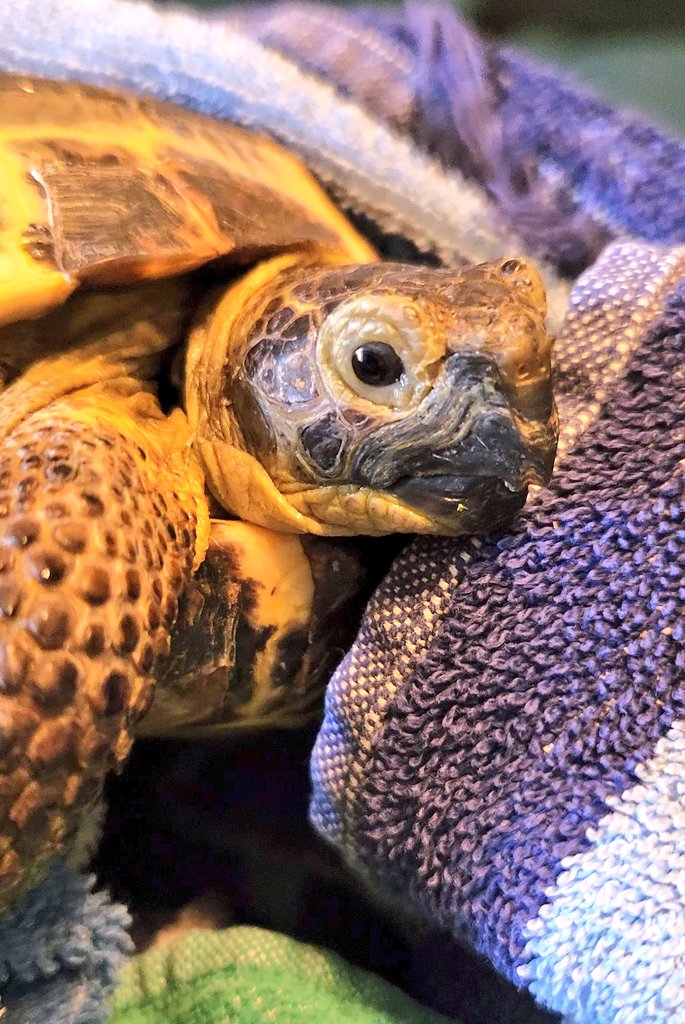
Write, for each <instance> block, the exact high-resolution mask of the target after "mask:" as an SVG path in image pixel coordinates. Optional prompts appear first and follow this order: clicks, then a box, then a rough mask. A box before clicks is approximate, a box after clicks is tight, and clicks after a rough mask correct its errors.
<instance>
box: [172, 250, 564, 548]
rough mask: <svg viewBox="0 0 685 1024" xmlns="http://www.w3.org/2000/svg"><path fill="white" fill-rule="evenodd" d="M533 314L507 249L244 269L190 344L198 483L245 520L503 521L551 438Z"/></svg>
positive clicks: (443, 528)
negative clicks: (480, 258)
mask: <svg viewBox="0 0 685 1024" xmlns="http://www.w3.org/2000/svg"><path fill="white" fill-rule="evenodd" d="M274 262H276V263H277V262H278V261H274ZM255 275H256V277H255ZM267 277H268V284H267V283H266V278H267ZM265 285H266V286H265ZM241 289H242V291H241ZM544 316H545V297H544V291H543V288H542V284H541V282H540V278H539V276H538V274H537V272H536V271H535V270H534V269H533V268H532V267H531V266H530V265H529V264H527V263H525V262H524V261H522V260H518V259H509V260H503V261H499V262H498V263H491V264H483V265H479V266H473V267H469V268H466V269H461V270H458V271H455V270H434V269H429V268H423V267H417V266H409V265H402V264H368V265H359V266H353V267H349V266H341V267H324V268H321V267H319V268H312V267H310V268H309V269H308V270H305V269H303V268H302V266H301V265H300V266H296V265H295V263H294V261H293V259H292V257H290V258H288V257H286V258H285V259H284V258H281V264H280V265H279V267H278V270H277V272H276V273H273V270H272V271H265V270H264V268H258V269H257V270H256V271H253V272H252V274H251V275H248V276H247V277H246V278H245V279H244V280H243V282H242V284H241V285H239V286H238V288H237V289H233V290H232V291H231V292H229V293H228V294H227V295H226V296H224V297H223V299H222V300H221V301H220V302H219V304H218V306H217V307H215V308H214V310H213V313H212V314H211V315H210V316H209V317H208V318H207V319H206V320H205V321H204V324H203V326H202V327H201V339H200V341H198V339H197V338H195V339H194V341H193V343H192V344H191V353H192V351H193V350H195V353H196V361H197V352H198V349H199V348H202V349H203V350H204V356H203V357H202V358H203V359H204V363H205V368H204V372H203V374H202V376H203V378H204V380H205V392H204V399H203V401H204V409H203V410H202V411H200V412H198V406H197V386H196V383H194V381H195V382H196V381H197V372H196V371H194V370H193V366H192V359H191V365H190V367H189V374H188V381H189V387H190V392H192V394H191V395H189V398H190V401H189V411H190V412H191V421H192V420H193V419H194V420H195V421H196V423H197V422H198V419H199V420H200V421H202V424H201V428H200V430H199V431H198V434H199V445H200V453H201V457H202V458H203V461H204V462H205V468H206V470H207V474H208V480H209V484H210V487H211V489H212V490H214V491H215V493H216V494H217V496H218V497H219V499H220V500H221V501H222V503H223V504H224V505H226V506H227V507H229V508H231V509H232V510H233V511H235V512H236V513H237V514H239V515H241V516H243V517H244V518H248V519H252V520H256V521H257V522H261V523H263V524H265V525H270V526H280V527H281V528H290V529H302V530H311V531H312V532H318V533H369V534H380V533H390V532H412V533H439V534H461V533H480V532H485V531H489V530H492V529H494V528H497V527H498V526H501V525H503V524H504V523H506V522H507V521H508V520H509V519H510V518H511V517H512V516H513V515H514V514H515V513H516V512H517V511H518V510H519V509H520V508H521V506H522V505H523V504H524V502H525V499H526V495H527V491H528V487H529V485H530V484H541V483H546V482H547V480H548V479H549V476H550V474H551V471H552V465H553V461H554V455H555V451H556V441H557V417H556V410H555V406H554V401H553V396H552V387H551V379H550V350H551V341H550V339H549V336H548V335H547V333H546V330H545V326H544ZM222 339H223V340H222ZM227 339H229V340H228V341H227ZM219 351H222V352H223V355H222V356H221V358H217V359H215V361H214V365H213V367H212V368H210V367H209V366H208V365H207V364H208V362H211V360H210V359H209V357H208V356H207V353H208V352H214V353H217V352H219ZM210 377H211V379H209V378H210ZM191 406H194V407H195V415H193V410H192V408H191ZM255 460H258V463H259V469H258V470H255ZM257 479H259V483H257V482H256V481H257Z"/></svg>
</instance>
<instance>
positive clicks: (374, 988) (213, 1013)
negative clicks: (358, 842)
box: [111, 926, 446, 1024]
mask: <svg viewBox="0 0 685 1024" xmlns="http://www.w3.org/2000/svg"><path fill="white" fill-rule="evenodd" d="M308 1021H311V1022H312V1024H314V1022H316V1024H341V1022H343V1021H344V1022H345V1024H446V1018H445V1017H442V1016H440V1015H439V1014H436V1013H432V1012H431V1011H429V1010H426V1009H425V1008H424V1007H422V1006H419V1004H418V1003H416V1002H414V1000H413V999H410V998H409V997H408V996H406V995H404V993H403V992H400V991H399V989H397V988H394V987H393V986H392V985H389V984H387V983H386V982H384V981H382V980H381V979H380V978H376V977H374V975H372V974H369V973H368V972H367V971H362V970H360V969H359V968H357V967H352V966H351V965H350V964H348V963H346V962H345V961H344V960H342V959H341V958H340V957H339V956H337V955H336V954H335V953H331V952H329V951H328V950H325V949H320V948H318V947H316V946H308V945H305V944H303V943H301V942H296V941H295V940H294V939H290V938H288V937H286V936H285V935H277V934H275V933H274V932H269V931H265V930H263V929H261V928H251V927H245V926H240V927H234V928H228V929H226V930H225V931H209V930H198V931H192V932H188V933H186V934H185V935H183V936H182V937H181V938H180V939H177V940H176V941H175V942H174V943H172V944H171V945H169V946H163V947H161V948H160V949H152V950H149V951H148V952H147V953H143V954H141V955H140V956H137V957H135V958H134V959H133V960H132V961H130V963H128V964H127V965H126V967H125V968H124V970H123V972H122V976H121V981H120V984H119V987H118V989H117V991H116V993H115V996H114V1000H113V1017H112V1022H111V1024H291V1022H292V1024H300V1022H304V1024H306V1022H308Z"/></svg>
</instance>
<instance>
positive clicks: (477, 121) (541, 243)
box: [0, 0, 685, 1024]
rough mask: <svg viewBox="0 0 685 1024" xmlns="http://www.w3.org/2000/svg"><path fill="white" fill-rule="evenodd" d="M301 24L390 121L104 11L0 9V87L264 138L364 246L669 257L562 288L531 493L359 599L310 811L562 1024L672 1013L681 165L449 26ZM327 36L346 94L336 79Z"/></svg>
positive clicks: (580, 259) (187, 32)
mask: <svg viewBox="0 0 685 1024" xmlns="http://www.w3.org/2000/svg"><path fill="white" fill-rule="evenodd" d="M307 13H308V12H307ZM291 17H294V12H292V11H291ZM316 17H317V19H319V29H318V31H319V39H320V38H321V37H322V34H323V35H325V33H326V25H327V24H329V25H330V26H331V27H330V30H329V33H328V38H329V44H330V45H329V49H328V50H327V51H325V52H326V54H327V55H328V56H327V57H326V61H325V62H324V63H323V64H322V65H321V66H320V67H319V68H318V70H321V71H323V72H325V73H327V74H330V75H331V77H332V78H333V80H334V81H337V82H338V85H339V87H340V88H341V89H344V90H345V91H346V92H347V93H353V94H354V93H355V92H357V90H358V91H359V96H360V100H361V101H362V102H363V103H364V104H366V105H367V107H368V108H370V109H371V114H373V115H375V116H376V117H387V118H388V119H389V120H391V121H392V124H393V128H392V129H390V128H386V127H384V126H383V125H382V124H381V123H380V122H379V121H378V120H374V118H373V117H372V116H370V115H367V114H364V113H363V112H362V111H361V110H360V109H359V108H358V107H357V106H355V104H354V102H352V101H350V100H343V99H342V98H340V97H337V98H336V95H335V93H334V91H333V90H332V89H331V88H330V87H329V86H327V85H325V84H324V83H321V82H317V81H316V80H314V79H309V78H307V76H305V75H303V74H302V73H300V72H299V71H297V69H295V68H294V67H293V66H292V65H290V64H288V63H287V62H286V61H284V60H282V59H281V58H279V57H277V56H275V55H273V56H269V55H268V53H267V52H265V51H264V50H263V49H261V48H260V47H259V46H258V45H257V44H253V43H250V42H249V41H247V40H245V39H244V38H241V37H240V35H238V34H236V33H235V32H231V31H228V30H226V29H224V28H222V27H221V26H220V25H216V24H213V25H210V24H205V23H202V22H198V21H195V20H193V19H192V18H191V17H189V16H187V15H181V14H178V13H166V12H165V13H159V12H153V11H149V10H147V9H145V8H141V7H136V6H134V5H132V4H129V3H123V2H117V0H100V2H95V0H86V2H83V0H78V2H77V0H71V2H69V0H60V2H59V3H57V2H56V0H55V2H42V3H41V2H36V0H21V2H20V3H18V4H17V3H15V4H12V5H5V6H4V7H3V8H2V9H0V64H4V66H5V67H8V68H11V69H16V70H24V71H36V70H39V71H43V72H46V73H51V74H55V75H64V74H67V75H72V76H75V75H78V76H81V77H87V78H88V79H90V80H95V81H103V82H110V83H116V84H127V85H133V86H135V87H138V88H140V89H143V90H146V91H150V92H153V93H155V94H156V95H161V96H165V97H169V98H175V99H177V100H179V101H181V102H184V103H188V104H191V105H195V106H197V107H199V108H201V109H204V110H207V111H209V112H213V113H219V114H223V115H224V116H230V117H235V118H236V119H238V120H242V121H244V122H246V123H254V124H257V125H259V126H261V127H264V128H266V129H267V130H271V131H273V132H274V133H275V134H276V135H278V136H279V137H281V138H283V139H285V140H286V141H287V142H288V143H289V144H291V145H293V146H294V147H295V148H296V149H298V150H299V151H300V152H301V153H302V154H303V155H304V156H305V157H306V159H307V160H308V161H309V162H310V164H311V166H312V167H313V168H314V170H316V171H317V173H319V174H320V175H321V177H322V178H323V180H324V181H325V182H327V183H328V184H329V185H330V186H331V187H332V188H333V189H334V191H335V192H336V193H337V194H338V195H339V196H340V197H341V198H342V201H343V202H344V204H345V205H346V206H348V207H352V208H354V209H356V210H357V211H358V212H360V213H362V214H364V215H366V217H367V218H370V219H371V220H372V221H375V222H378V223H379V225H380V230H381V241H384V240H383V238H382V235H383V233H385V234H387V233H389V232H390V233H391V232H393V231H398V230H400V231H401V232H402V234H403V235H404V236H406V237H407V238H408V239H410V240H411V241H413V242H414V243H416V245H417V246H418V247H419V249H430V250H433V251H435V252H436V253H438V254H439V255H440V256H441V257H443V258H446V259H449V260H459V259H462V258H467V259H481V258H486V257H488V256H491V255H495V254H496V255H501V254H502V253H503V252H507V253H510V252H512V251H513V250H514V249H515V248H519V247H523V248H526V249H528V250H530V251H533V252H535V253H537V254H538V255H543V256H545V257H546V258H547V259H548V260H549V263H550V264H552V265H555V266H557V267H558V268H561V269H562V270H564V271H567V272H575V271H577V270H578V269H581V268H583V267H586V266H589V265H590V264H591V263H592V260H594V259H595V258H596V257H597V256H598V254H599V252H600V249H601V247H602V245H603V244H604V242H605V241H611V240H613V239H615V238H617V237H619V236H621V235H624V234H629V235H632V236H633V237H634V238H635V239H643V240H647V241H653V242H663V243H666V244H665V245H664V246H663V247H661V246H659V245H655V246H653V247H652V246H649V245H646V244H640V243H639V242H633V243H629V244H618V245H616V246H613V247H612V248H610V249H609V250H607V251H606V253H605V254H604V255H603V256H602V257H601V258H600V259H599V260H598V262H597V263H596V264H594V265H592V266H590V268H589V269H588V270H587V272H586V274H585V275H584V276H583V277H582V278H581V280H580V281H579V282H578V284H577V286H576V289H575V291H574V297H573V304H572V307H571V310H570V313H569V316H568V318H567V320H566V323H565V326H564V328H563V330H562V332H561V338H560V342H559V345H558V350H557V360H558V384H559V393H560V399H561V400H560V405H561V410H562V416H563V444H562V451H561V457H560V462H559V472H558V475H557V478H556V480H555V482H554V483H553V485H552V487H551V488H550V489H549V490H548V491H545V492H543V493H540V494H538V495H536V496H535V498H534V499H533V501H532V502H531V504H530V506H529V509H528V511H527V513H526V514H525V515H524V516H523V517H522V518H521V520H520V523H519V525H518V526H517V527H516V528H515V529H514V530H512V531H511V532H510V533H509V534H508V535H507V536H505V537H502V538H499V539H498V538H495V539H491V540H488V541H487V542H480V543H476V542H463V543H458V542H440V541H431V540H425V541H418V542H416V543H413V544H411V545H410V546H409V547H408V549H407V550H406V552H405V554H404V555H403V556H402V557H401V558H400V559H399V560H398V561H397V563H396V565H395V567H394V569H393V571H392V573H391V575H390V577H389V579H388V580H387V582H386V583H385V584H384V586H383V587H382V588H381V590H380V591H379V593H378V594H377V595H376V597H375V599H374V601H373V602H372V604H371V606H370V608H369V613H368V615H367V618H366V621H365V623H364V625H363V627H362V630H361V633H360V637H359V639H358V641H357V643H356V644H355V647H354V649H353V650H352V652H351V653H350V655H349V657H348V658H347V659H346V660H345V662H344V663H343V665H342V667H341V669H340V671H339V672H338V673H337V675H336V678H335V680H334V681H333V684H332V685H331V688H330V691H329V697H328V702H327V711H326V720H325V723H324V726H323V729H322V731H321V734H320V737H319V740H318V742H317V747H316V751H315V755H314V761H313V780H314V800H313V805H312V817H313V820H314V821H315V823H316V824H317V827H318V828H319V829H320V830H321V831H322V833H324V834H325V835H327V836H328V838H330V839H331V840H332V841H333V842H335V843H336V844H338V845H339V846H340V847H341V848H342V849H343V850H344V852H345V854H346V856H347V858H348V859H349V860H350V861H351V862H352V863H354V864H355V865H356V866H357V867H359V868H360V869H361V870H363V871H364V872H366V873H367V874H368V875H369V876H370V877H371V878H372V879H375V880H376V881H383V882H385V883H386V884H387V885H389V886H390V887H391V888H392V889H394V890H395V891H396V892H397V893H398V894H399V895H400V896H401V898H402V899H404V900H406V899H407V897H410V898H411V900H412V901H413V902H414V903H415V905H417V906H418V907H420V908H422V909H423V910H424V911H425V912H427V913H428V914H429V915H431V916H432V917H433V918H435V919H438V920H440V921H442V922H443V923H445V924H446V925H448V926H449V927H451V928H452V929H453V930H454V931H455V932H456V933H458V934H466V935H467V936H468V937H469V938H470V939H471V940H472V941H473V942H474V944H475V945H476V946H477V948H479V949H480V950H482V951H484V952H485V953H487V954H488V955H489V956H490V957H491V959H492V960H493V962H494V963H496V964H497V966H498V967H499V969H500V970H501V971H503V972H504V973H505V974H506V975H508V976H509V977H511V978H513V979H515V980H517V981H523V980H526V981H527V983H528V984H529V985H530V988H531V989H532V991H533V992H534V993H536V994H537V995H538V996H539V997H540V999H541V1000H542V1001H543V1002H545V1003H546V1004H547V1005H548V1006H550V1007H551V1008H553V1009H557V1010H560V1011H562V1012H564V1013H565V1014H566V1018H567V1020H568V1021H569V1022H571V1021H576V1022H580V1021H583V1022H588V1024H589V1022H592V1024H610V1022H611V1024H619V1022H620V1024H627V1022H629V1021H630V1022H636V1024H637V1022H638V1021H639V1022H640V1024H642V1022H645V1021H649V1022H660V1021H662V1020H663V1021H666V1020H669V1021H677V1020H679V1019H683V1020H685V1015H684V1014H685V1011H684V1009H683V999H682V995H681V993H682V985H683V980H684V979H683V969H684V966H685V964H684V954H683V942H682V935H683V934H684V932H683V925H684V924H685V922H684V921H683V896H682V893H683V890H684V889H685V877H684V876H683V867H682V865H683V862H684V861H685V838H684V837H683V833H682V812H681V811H680V807H681V804H682V791H681V787H682V782H681V781H680V780H681V778H682V772H681V771H680V768H679V766H680V762H681V760H682V757H683V754H682V751H683V745H682V726H681V724H680V722H679V719H680V717H681V716H682V707H681V705H682V702H683V693H682V678H683V651H682V640H683V633H682V626H681V624H680V618H681V615H680V613H681V609H682V598H683V592H682V589H681V586H682V585H681V582H680V581H681V579H682V571H683V560H684V553H683V542H684V531H683V480H682V463H683V461H684V460H685V438H684V436H683V422H685V416H684V412H685V410H684V409H683V404H684V398H683V376H682V375H683V370H682V365H683V351H682V349H683V339H684V334H685V318H684V316H683V307H684V300H685V291H684V290H683V286H682V285H681V284H679V280H680V278H681V277H682V276H683V274H684V273H685V262H684V258H683V253H682V251H680V250H678V249H674V248H669V247H672V246H674V245H675V244H677V243H683V242H685V198H684V197H685V190H684V189H683V187H682V181H683V167H684V162H685V150H684V148H683V147H682V146H681V145H680V144H679V143H676V142H673V141H671V140H668V139H665V138H663V137H662V136H660V135H659V134H658V133H657V132H656V131H654V130H653V129H652V128H650V127H648V126H644V125H641V124H639V123H637V122H634V121H632V120H631V119H630V118H628V117H625V116H623V115H618V114H616V113H614V112H613V111H611V110H610V109H609V108H608V107H607V106H605V105H603V104H601V103H599V102H597V101H596V100H595V99H594V98H593V97H591V96H585V95H582V94H580V93H579V92H577V91H576V90H575V89H574V87H572V86H570V85H568V84H565V83H563V82H561V81H560V80H559V79H558V78H557V77H556V76H555V75H554V74H553V73H551V72H548V71H544V70H540V69H539V68H537V67H536V66H535V65H533V64H531V63H529V62H527V61H525V60H522V59H521V58H519V57H517V56H515V55H512V54H508V53H505V52H501V51H498V50H496V49H494V48H491V47H482V46H481V45H480V43H479V42H478V41H477V40H475V39H474V38H473V36H471V35H470V34H469V33H468V32H467V31H466V30H465V29H464V28H463V27H462V26H461V25H460V24H459V22H458V21H457V20H456V18H455V17H454V15H452V14H450V13H449V12H447V11H446V10H441V11H439V10H435V9H433V8H432V7H430V6H428V5H421V6H417V7H415V8H414V9H412V10H411V11H410V12H409V13H408V14H407V15H403V16H400V15H390V16H387V15H381V14H378V13H376V12H371V13H369V14H367V15H365V16H363V17H360V18H358V19H355V18H354V16H350V15H341V14H335V15H333V14H327V13H326V12H325V10H324V9H320V10H319V11H318V13H317V14H316ZM326 19H330V20H329V21H327V20H326ZM344 24H347V25H348V26H349V32H348V37H349V38H350V39H352V40H353V42H352V43H349V45H348V47H347V53H348V56H347V57H346V58H345V60H346V61H348V62H349V61H352V62H354V61H356V60H358V61H359V62H360V63H359V64H358V65H357V66H361V63H362V62H363V64H364V68H365V73H364V75H360V76H357V75H355V74H354V73H353V72H352V73H351V72H350V67H349V65H348V67H347V69H346V70H345V73H344V75H343V74H342V72H341V71H340V67H341V65H340V64H339V62H337V61H333V60H331V59H330V55H331V48H333V49H334V46H333V41H334V40H335V38H336V37H339V38H341V39H342V38H343V31H342V29H341V25H344ZM291 42H292V41H291ZM276 43H277V44H279V42H278V39H276ZM279 45H280V44H279ZM305 50H306V47H302V48H300V49H299V50H298V52H297V54H296V55H297V56H298V57H299V58H300V59H302V61H303V62H304V63H305V64H307V65H308V66H310V67H312V66H316V63H317V61H318V60H319V58H318V57H317V45H316V44H311V46H310V50H309V51H307V52H305ZM374 60H375V61H376V62H377V63H376V66H377V67H378V68H379V69H380V70H381V71H382V74H383V75H384V76H385V77H384V79H383V82H384V85H383V88H382V89H380V90H376V92H375V93H374V90H373V89H371V88H370V86H369V83H370V82H372V81H373V77H374V74H373V67H374ZM343 64H344V61H343ZM364 82H365V83H366V85H365V86H364V87H363V88H362V84H363V83H364ZM410 136H413V138H414V139H415V140H416V141H417V142H418V144H419V146H423V147H425V148H426V149H427V150H431V151H434V152H435V153H436V156H437V157H439V158H440V160H442V161H443V162H444V163H448V164H454V165H456V166H455V168H454V169H452V170H450V171H449V172H447V173H443V172H442V171H441V170H440V169H439V167H438V165H437V164H436V163H435V162H433V161H431V160H430V159H429V158H428V157H427V156H425V155H422V153H421V152H420V151H419V150H418V149H417V148H415V147H414V146H413V145H412V140H411V138H410ZM467 178H469V179H470V181H467V180H466V179H467ZM478 183H481V185H482V187H483V189H484V190H485V191H486V192H487V193H488V195H489V198H486V196H485V192H484V191H483V190H482V189H479V184H478ZM505 224H506V229H505V228H504V227H503V225H505ZM377 233H378V232H377V231H376V230H375V229H374V234H377ZM387 241H388V240H387V239H386V240H385V242H384V244H386V243H387ZM387 251H391V250H390V247H389V245H388V250H387ZM547 278H548V282H551V290H552V295H553V298H554V299H555V303H554V304H555V307H556V309H558V308H559V307H560V306H561V305H562V304H563V300H564V289H563V286H561V287H559V286H558V285H556V284H555V283H554V278H553V277H552V276H551V273H550V272H549V271H548V274H547ZM655 950H656V951H658V955H655Z"/></svg>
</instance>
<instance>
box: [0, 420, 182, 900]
mask: <svg viewBox="0 0 685 1024" xmlns="http://www.w3.org/2000/svg"><path fill="white" fill-rule="evenodd" d="M76 416H78V413H76ZM74 420H75V412H74V406H73V405H70V404H69V403H68V402H60V403H55V405H54V406H52V407H48V408H47V409H46V410H42V411H41V412H39V413H35V414H33V415H32V416H30V417H28V418H27V419H26V420H25V421H24V422H23V423H21V425H20V426H19V427H18V428H16V429H15V430H14V431H13V433H12V434H11V435H10V437H9V438H8V439H7V440H6V441H5V442H4V443H3V444H2V446H1V447H0V909H2V907H3V906H8V905H9V904H10V903H11V902H12V901H13V900H14V899H15V898H16V897H17V896H18V895H20V894H21V892H23V891H24V890H25V889H26V888H28V887H30V886H31V885H33V884H35V882H36V881H37V880H38V879H39V878H40V876H41V875H42V874H43V873H44V871H45V869H46V867H47V865H48V864H49V862H50V860H51V859H52V858H53V857H54V855H55V854H56V853H58V852H59V851H61V850H62V849H63V848H64V846H65V844H66V843H67V842H68V841H69V840H70V839H71V838H72V837H73V835H74V833H75V832H76V830H77V829H78V827H79V825H80V823H81V821H82V818H83V816H84V813H85V812H86V810H87V809H88V808H89V806H90V805H91V804H92V802H93V801H94V800H95V799H96V798H97V797H98V795H99V793H100V791H101V788H102V783H103V780H104V777H105V774H106V773H107V772H108V771H109V770H110V769H111V768H116V767H118V766H120V765H121V764H122V762H123V760H124V759H125V757H126V755H127V753H128V750H129V747H130V744H131V737H130V732H131V728H132V727H133V725H134V723H135V722H136V720H137V719H138V718H139V717H140V716H141V715H142V714H143V712H144V711H145V710H146V708H147V707H148V705H149V703H150V701H151V699H152V693H153V673H154V670H155V666H156V664H157V662H158V660H159V659H160V657H161V656H163V655H165V654H166V653H167V650H168V646H169V634H168V630H169V627H170V626H171V624H172V623H173V621H174V619H175V616H176V609H177V601H178V598H179V595H180V593H181V590H182V588H183V587H184V585H185V583H186V582H187V580H188V579H189V577H190V575H191V572H192V566H193V557H194V554H195V547H196V535H197V520H196V518H195V516H194V513H193V510H192V508H191V507H189V505H188V503H186V505H185V507H184V504H183V503H182V501H180V500H177V499H178V496H177V495H175V494H170V493H169V489H170V488H172V486H173V481H172V478H171V475H170V473H169V470H168V469H167V467H166V465H165V464H164V461H163V460H162V459H161V458H160V456H159V454H158V453H155V451H154V450H151V449H148V450H147V451H144V450H143V449H142V447H139V445H138V439H137V438H136V437H134V436H133V434H132V433H130V432H129V433H127V432H125V430H124V431H123V432H122V430H119V429H118V428H117V426H116V424H115V423H113V422H111V420H110V421H108V420H103V421H102V422H101V423H100V424H97V425H96V426H95V427H93V424H92V420H91V421H90V422H89V424H88V429H87V430H85V429H84V424H83V422H81V423H79V422H78V420H77V421H76V422H74ZM165 493H166V494H167V498H165V496H164V495H165ZM167 499H168V500H167Z"/></svg>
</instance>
